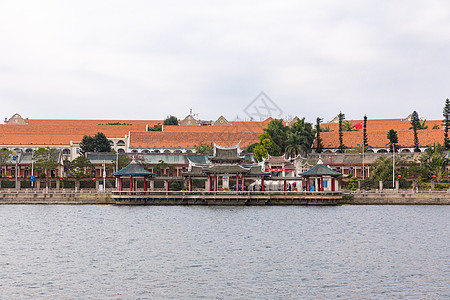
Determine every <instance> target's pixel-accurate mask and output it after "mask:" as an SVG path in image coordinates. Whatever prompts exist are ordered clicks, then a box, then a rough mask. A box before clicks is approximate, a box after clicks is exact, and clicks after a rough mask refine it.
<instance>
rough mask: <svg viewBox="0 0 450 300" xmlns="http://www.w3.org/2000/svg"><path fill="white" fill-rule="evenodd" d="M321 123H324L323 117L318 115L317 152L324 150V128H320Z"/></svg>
mask: <svg viewBox="0 0 450 300" xmlns="http://www.w3.org/2000/svg"><path fill="white" fill-rule="evenodd" d="M320 123H322V119H321V118H319V117H317V119H316V142H317V147H316V152H317V153H322V151H323V143H322V138H321V137H320V132H321V131H322V129H321V128H320Z"/></svg>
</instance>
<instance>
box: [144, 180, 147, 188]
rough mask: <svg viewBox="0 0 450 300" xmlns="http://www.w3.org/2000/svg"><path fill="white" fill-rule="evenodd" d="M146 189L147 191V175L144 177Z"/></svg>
mask: <svg viewBox="0 0 450 300" xmlns="http://www.w3.org/2000/svg"><path fill="white" fill-rule="evenodd" d="M144 191H145V192H146V191H147V177H144Z"/></svg>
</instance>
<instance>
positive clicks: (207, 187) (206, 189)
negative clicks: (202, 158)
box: [205, 176, 209, 192]
mask: <svg viewBox="0 0 450 300" xmlns="http://www.w3.org/2000/svg"><path fill="white" fill-rule="evenodd" d="M205 191H208V192H209V176H208V178H206V180H205Z"/></svg>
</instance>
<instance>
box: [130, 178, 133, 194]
mask: <svg viewBox="0 0 450 300" xmlns="http://www.w3.org/2000/svg"><path fill="white" fill-rule="evenodd" d="M132 190H133V176H130V191H132Z"/></svg>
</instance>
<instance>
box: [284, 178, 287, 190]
mask: <svg viewBox="0 0 450 300" xmlns="http://www.w3.org/2000/svg"><path fill="white" fill-rule="evenodd" d="M284 191H285V192H286V191H287V184H286V180H285V181H284Z"/></svg>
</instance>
